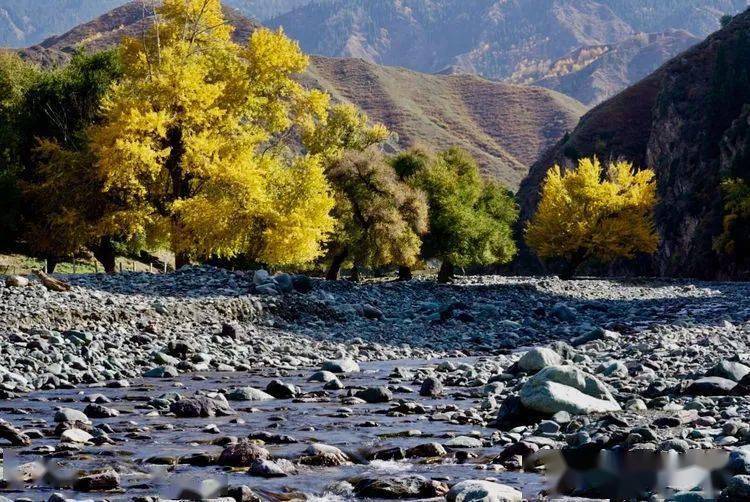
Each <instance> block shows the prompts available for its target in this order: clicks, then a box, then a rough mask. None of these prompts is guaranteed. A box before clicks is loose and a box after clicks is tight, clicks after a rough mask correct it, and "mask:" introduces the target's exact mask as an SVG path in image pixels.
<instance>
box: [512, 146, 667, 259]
mask: <svg viewBox="0 0 750 502" xmlns="http://www.w3.org/2000/svg"><path fill="white" fill-rule="evenodd" d="M655 204H656V183H655V181H654V172H653V171H652V170H648V169H644V170H640V171H636V170H634V169H633V165H632V164H631V163H629V162H622V161H620V162H613V163H610V164H609V165H608V166H607V169H606V172H603V167H602V165H601V163H600V162H599V160H598V159H596V158H593V159H582V160H581V161H580V162H579V164H578V167H577V168H576V169H572V170H569V171H567V172H562V170H561V169H560V167H559V166H555V167H553V168H552V169H550V170H549V172H548V173H547V177H546V179H545V181H544V184H543V186H542V190H541V200H540V202H539V207H538V209H537V212H536V214H535V215H534V217H533V218H532V220H531V221H530V222H529V224H528V225H527V228H526V242H527V243H528V245H529V246H530V247H531V248H532V249H534V250H535V251H536V253H537V254H538V255H539V257H540V258H542V259H547V258H562V259H564V260H566V261H568V262H572V263H573V264H574V265H579V264H580V263H582V262H583V261H586V260H588V259H596V260H599V261H602V262H608V261H612V260H614V259H617V258H631V257H633V256H634V255H635V254H636V253H653V252H655V251H656V249H657V246H658V242H659V238H658V235H657V234H656V231H655V229H654V223H653V211H654V206H655Z"/></svg>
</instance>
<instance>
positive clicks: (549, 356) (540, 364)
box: [518, 347, 563, 373]
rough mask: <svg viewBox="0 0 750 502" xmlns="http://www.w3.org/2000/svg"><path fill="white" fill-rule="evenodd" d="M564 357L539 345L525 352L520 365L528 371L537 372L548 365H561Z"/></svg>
mask: <svg viewBox="0 0 750 502" xmlns="http://www.w3.org/2000/svg"><path fill="white" fill-rule="evenodd" d="M562 363H563V358H562V357H561V356H560V354H558V353H557V352H555V351H554V350H552V349H548V348H546V347H537V348H534V349H531V350H530V351H528V352H527V353H525V354H524V355H523V356H522V357H521V359H520V360H519V361H518V367H519V368H520V369H521V370H523V371H526V372H528V373H536V372H537V371H539V370H541V369H544V368H546V367H547V366H559V365H561V364H562Z"/></svg>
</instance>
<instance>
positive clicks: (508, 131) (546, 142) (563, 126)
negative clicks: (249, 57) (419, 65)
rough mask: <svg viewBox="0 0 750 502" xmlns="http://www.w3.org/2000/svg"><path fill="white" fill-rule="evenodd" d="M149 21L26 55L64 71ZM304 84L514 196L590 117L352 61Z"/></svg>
mask: <svg viewBox="0 0 750 502" xmlns="http://www.w3.org/2000/svg"><path fill="white" fill-rule="evenodd" d="M225 14H226V16H227V18H228V19H229V21H230V22H231V23H232V25H234V26H235V28H236V30H235V33H234V36H235V39H236V40H238V41H240V42H242V41H244V40H246V39H247V37H248V35H249V34H250V33H251V32H252V30H254V29H255V28H256V27H257V26H258V24H257V23H256V22H254V21H251V20H250V19H248V18H246V17H244V16H243V15H242V14H240V13H239V11H237V10H235V9H231V8H225ZM145 22H146V21H144V18H143V10H142V8H141V6H140V5H139V4H138V3H136V2H133V3H129V4H126V5H124V6H121V7H118V8H116V9H114V10H112V11H110V12H108V13H106V14H104V15H102V16H100V17H98V18H96V19H94V20H93V21H90V22H88V23H85V24H83V25H80V26H77V27H75V28H73V29H72V30H71V31H69V32H67V33H65V34H63V35H60V36H56V37H52V38H50V39H47V40H45V41H44V42H42V43H41V44H39V45H36V46H33V47H29V48H27V49H23V50H21V51H20V53H21V54H22V56H23V57H25V58H27V59H29V60H32V61H36V62H39V63H41V64H44V65H54V64H59V63H61V62H64V61H65V60H67V59H69V58H70V54H71V53H72V52H73V51H74V50H76V48H78V47H83V48H85V49H86V50H89V51H97V50H101V49H104V48H107V47H112V46H113V45H115V44H117V43H118V42H119V40H120V39H121V38H122V37H123V36H125V35H131V36H133V35H135V36H137V35H138V34H139V33H141V32H142V30H143V27H144V23H145ZM301 79H302V80H303V81H304V82H306V83H307V84H308V85H310V86H316V87H320V88H323V89H325V90H326V91H328V92H330V93H331V94H332V95H333V96H334V98H336V99H338V100H342V101H350V102H353V103H355V104H357V105H358V106H360V107H361V108H362V109H364V110H365V111H367V112H368V114H369V115H370V116H371V117H372V118H373V119H374V120H378V121H382V122H384V123H385V124H386V125H388V126H389V127H390V128H391V129H392V130H393V131H394V132H396V133H397V134H398V136H399V139H400V146H401V147H408V146H410V145H413V144H423V145H425V146H429V147H433V148H445V147H448V146H452V145H458V146H462V147H464V148H466V149H467V150H469V151H470V152H471V153H472V154H473V155H475V156H476V158H477V159H478V161H479V162H480V164H481V166H482V168H483V171H484V172H485V173H486V174H487V175H489V176H492V177H494V178H496V179H498V180H500V181H503V182H504V183H506V184H507V185H508V186H509V187H510V188H513V189H516V188H517V187H518V185H519V183H520V182H521V180H522V179H523V177H524V176H525V175H526V173H527V172H528V167H529V166H530V165H531V164H532V163H533V161H534V160H535V159H536V158H537V157H538V156H539V155H540V154H541V152H543V151H544V150H545V149H547V148H548V147H550V146H552V145H553V144H555V143H556V142H557V141H558V140H559V139H560V138H561V137H562V136H563V135H564V134H565V132H566V131H568V130H571V129H572V128H573V127H574V126H575V124H576V123H577V121H578V119H579V118H580V116H581V115H582V114H583V113H584V112H585V108H584V107H583V105H581V104H580V103H578V102H577V101H575V100H573V99H571V98H569V97H567V96H564V95H562V94H559V93H556V92H553V91H550V90H547V89H542V88H535V87H522V86H517V85H510V84H503V83H498V82H491V81H488V80H484V79H482V78H479V77H476V76H468V75H466V76H439V75H427V74H423V73H418V72H413V71H410V70H406V69H403V68H393V67H383V66H379V65H375V64H372V63H367V62H365V61H362V60H357V59H351V58H349V59H338V58H325V57H314V58H313V59H312V64H311V67H310V69H309V70H308V72H307V73H306V74H305V75H303V76H302V77H301Z"/></svg>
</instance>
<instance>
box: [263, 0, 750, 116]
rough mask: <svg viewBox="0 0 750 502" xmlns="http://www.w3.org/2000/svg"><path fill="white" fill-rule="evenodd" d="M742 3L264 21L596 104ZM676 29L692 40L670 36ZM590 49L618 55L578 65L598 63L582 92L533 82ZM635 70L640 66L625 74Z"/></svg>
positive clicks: (338, 52) (373, 58)
mask: <svg viewBox="0 0 750 502" xmlns="http://www.w3.org/2000/svg"><path fill="white" fill-rule="evenodd" d="M747 5H748V2H747V0H608V1H603V0H524V1H521V0H502V1H500V0H476V1H473V2H465V1H461V0H381V1H378V2H368V1H366V0H346V1H344V0H334V1H330V2H326V3H310V4H308V5H306V6H303V7H300V8H298V9H295V10H292V11H290V12H287V13H286V14H283V15H281V16H279V17H276V18H274V19H271V20H269V22H268V24H269V25H270V26H274V27H278V26H283V27H284V28H285V29H286V31H287V32H288V34H289V35H290V36H292V37H293V38H296V39H298V40H300V43H301V45H302V47H303V49H305V50H306V51H307V52H309V53H313V54H319V55H324V56H333V57H361V58H363V59H365V60H367V61H370V62H373V63H376V64H384V65H390V66H403V67H406V68H410V69H413V70H417V71H421V72H426V73H470V74H477V75H481V76H484V77H485V78H489V79H493V80H501V81H508V82H511V83H523V84H528V83H534V84H536V85H542V86H545V87H548V88H551V89H553V90H557V91H559V92H565V91H566V90H568V89H569V88H570V87H574V89H573V90H572V91H569V92H566V93H567V94H568V95H569V96H571V97H574V98H576V99H579V100H581V101H582V102H584V103H586V104H589V105H595V104H597V103H599V102H601V101H602V100H604V99H606V98H607V97H610V96H611V95H613V94H614V93H616V92H618V91H620V90H622V89H623V88H624V87H626V86H627V85H630V84H632V83H634V82H636V81H637V80H639V79H640V78H642V77H643V76H645V75H647V74H648V73H650V72H651V71H653V70H655V69H656V68H658V66H659V65H661V64H662V63H663V62H664V61H666V60H667V59H669V58H670V57H673V56H675V55H677V54H678V53H679V52H682V51H683V50H685V49H687V48H688V47H689V45H691V43H696V42H698V41H700V40H701V39H702V38H704V37H705V36H706V35H708V34H709V33H711V32H712V31H714V30H715V29H718V28H719V19H720V18H721V16H722V15H723V14H725V13H732V14H734V13H736V12H738V11H739V10H740V9H741V8H743V7H747ZM673 30H678V31H679V30H682V31H683V32H686V33H690V34H692V35H693V37H694V38H686V37H684V36H680V37H675V35H674V33H673ZM644 34H648V35H647V36H650V37H653V40H652V41H651V42H650V43H649V44H647V45H645V46H643V47H641V50H640V51H636V52H633V39H638V37H643V36H644ZM670 34H671V35H672V36H671V37H670ZM596 46H600V47H601V46H611V47H613V48H615V50H614V53H613V54H612V53H610V54H609V55H608V56H607V57H605V58H604V59H602V60H599V58H598V57H595V58H592V59H590V60H589V61H588V62H587V64H586V65H585V66H584V68H581V69H582V70H586V69H587V68H588V67H589V66H590V65H591V64H592V63H594V62H596V61H599V68H588V71H589V73H592V74H595V76H596V79H595V80H594V81H592V82H591V85H590V86H589V88H588V89H584V88H582V87H584V85H585V84H586V82H587V81H588V80H587V79H588V78H590V76H591V75H587V74H586V72H583V73H580V72H579V71H578V70H579V69H576V71H575V72H571V73H572V75H571V77H570V78H568V79H567V81H557V80H554V79H553V80H540V78H541V77H540V74H541V75H543V74H544V73H546V72H549V71H550V70H552V69H553V68H554V66H555V63H556V62H558V61H559V60H560V59H561V58H565V57H566V56H567V55H569V54H571V53H572V52H574V51H577V50H582V49H586V48H591V47H596ZM633 66H636V67H638V68H641V70H640V71H637V72H632V75H631V72H630V71H629V69H630V68H631V67H633ZM601 67H606V68H604V69H602V68H601ZM610 74H612V76H611V77H610V76H609V75H610ZM558 76H560V77H562V76H561V75H558ZM571 81H573V82H577V84H575V85H574V84H573V83H571ZM576 87H578V88H581V89H580V90H576V89H575V88H576Z"/></svg>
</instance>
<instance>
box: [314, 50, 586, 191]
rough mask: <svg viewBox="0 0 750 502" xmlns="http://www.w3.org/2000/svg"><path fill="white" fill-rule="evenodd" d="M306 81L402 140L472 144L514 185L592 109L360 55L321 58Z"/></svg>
mask: <svg viewBox="0 0 750 502" xmlns="http://www.w3.org/2000/svg"><path fill="white" fill-rule="evenodd" d="M305 80H306V82H307V83H308V84H310V85H315V86H318V87H320V88H323V89H326V90H328V91H329V92H331V94H332V95H333V96H334V98H337V99H339V100H345V101H350V102H352V103H354V104H356V105H357V106H359V107H360V108H362V109H363V110H364V111H366V112H367V113H368V114H369V115H370V117H371V118H372V119H374V120H377V121H380V122H383V123H384V124H386V125H387V126H388V127H390V128H391V129H392V130H394V131H396V132H397V133H398V134H399V137H400V140H401V144H402V146H410V145H413V144H422V145H428V146H431V147H433V148H435V149H441V148H447V147H450V146H460V147H462V148H465V149H466V150H468V151H469V152H470V153H471V154H472V155H474V156H475V157H476V158H477V159H478V161H479V162H480V164H481V166H482V168H483V171H484V172H485V174H487V175H489V176H491V177H494V178H496V179H498V180H500V181H502V182H504V183H505V184H506V185H508V186H509V187H511V188H513V189H515V188H517V187H518V185H519V184H520V182H521V180H522V179H523V177H524V176H525V175H526V173H527V172H528V166H530V165H531V164H532V163H533V162H534V160H536V158H537V157H538V156H539V155H540V154H541V152H543V151H544V150H545V149H547V148H548V147H550V146H552V145H554V144H555V142H556V141H557V140H559V139H560V138H561V137H562V136H563V134H564V133H565V132H566V131H568V130H571V129H573V127H575V124H576V123H577V122H578V119H579V118H580V116H581V115H582V114H583V112H584V111H585V109H584V107H583V105H581V104H580V103H578V102H577V101H575V100H573V99H570V98H568V97H566V96H563V95H561V94H558V93H555V92H552V91H549V90H546V89H540V88H531V87H522V86H516V85H508V84H503V83H498V82H491V81H488V80H484V79H481V78H478V77H473V76H443V75H427V74H423V73H418V72H413V71H410V70H406V69H403V68H393V67H385V66H379V65H375V64H371V63H367V62H365V61H363V60H359V59H335V58H323V57H315V58H313V64H312V65H311V68H310V69H309V70H308V73H307V75H306V77H305Z"/></svg>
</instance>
